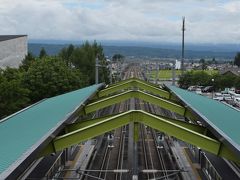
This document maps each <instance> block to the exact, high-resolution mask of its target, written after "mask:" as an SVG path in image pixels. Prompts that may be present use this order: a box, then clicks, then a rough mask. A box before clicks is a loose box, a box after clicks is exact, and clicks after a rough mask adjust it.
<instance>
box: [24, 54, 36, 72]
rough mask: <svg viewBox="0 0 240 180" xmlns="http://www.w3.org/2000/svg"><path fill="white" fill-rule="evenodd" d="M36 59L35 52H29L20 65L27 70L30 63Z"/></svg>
mask: <svg viewBox="0 0 240 180" xmlns="http://www.w3.org/2000/svg"><path fill="white" fill-rule="evenodd" d="M34 60H35V58H34V56H33V54H32V53H30V52H29V53H28V54H27V55H26V56H25V58H24V59H23V61H22V64H21V65H20V68H21V69H24V70H25V71H27V70H28V68H29V67H30V65H31V64H32V63H33V62H34Z"/></svg>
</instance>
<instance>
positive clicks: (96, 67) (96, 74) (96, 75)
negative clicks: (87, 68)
mask: <svg viewBox="0 0 240 180" xmlns="http://www.w3.org/2000/svg"><path fill="white" fill-rule="evenodd" d="M98 66H99V64H98V55H97V56H96V65H95V84H98Z"/></svg>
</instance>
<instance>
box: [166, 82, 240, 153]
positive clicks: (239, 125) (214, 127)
mask: <svg viewBox="0 0 240 180" xmlns="http://www.w3.org/2000/svg"><path fill="white" fill-rule="evenodd" d="M168 88H169V90H170V91H171V92H172V93H174V94H175V95H176V96H177V97H178V98H179V100H180V101H181V102H182V103H183V104H184V105H185V106H186V107H188V108H189V109H191V110H192V111H193V112H195V114H196V115H197V116H199V119H200V120H201V122H202V123H203V124H204V126H205V127H207V128H208V129H209V130H210V131H211V132H212V133H213V134H214V135H215V136H216V137H217V138H218V139H221V142H223V143H224V144H226V145H227V146H229V147H230V148H231V149H232V150H233V151H234V152H235V153H237V154H238V155H239V156H240V111H239V110H238V109H236V108H233V107H231V106H230V105H228V104H225V103H222V102H219V101H216V100H213V99H210V98H207V97H205V96H202V95H198V94H196V93H193V92H190V91H187V90H183V89H181V88H178V87H176V86H168Z"/></svg>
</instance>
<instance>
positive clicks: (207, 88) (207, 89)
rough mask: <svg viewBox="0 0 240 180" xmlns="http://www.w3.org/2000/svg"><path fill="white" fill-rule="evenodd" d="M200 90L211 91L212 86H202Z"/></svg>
mask: <svg viewBox="0 0 240 180" xmlns="http://www.w3.org/2000/svg"><path fill="white" fill-rule="evenodd" d="M202 92H213V86H206V87H205V88H203V90H202Z"/></svg>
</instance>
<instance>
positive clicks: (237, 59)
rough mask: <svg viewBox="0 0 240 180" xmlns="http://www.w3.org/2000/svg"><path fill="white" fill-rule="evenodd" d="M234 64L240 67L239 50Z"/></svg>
mask: <svg viewBox="0 0 240 180" xmlns="http://www.w3.org/2000/svg"><path fill="white" fill-rule="evenodd" d="M234 65H237V66H238V67H240V52H238V53H237V54H236V56H235V58H234Z"/></svg>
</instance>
